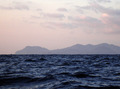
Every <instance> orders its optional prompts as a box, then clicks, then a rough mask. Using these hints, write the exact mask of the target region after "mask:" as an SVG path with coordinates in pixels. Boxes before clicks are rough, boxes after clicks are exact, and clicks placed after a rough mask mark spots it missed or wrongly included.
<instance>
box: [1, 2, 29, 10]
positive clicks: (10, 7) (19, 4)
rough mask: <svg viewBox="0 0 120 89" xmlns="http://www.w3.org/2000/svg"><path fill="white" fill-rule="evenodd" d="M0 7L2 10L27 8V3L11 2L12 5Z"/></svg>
mask: <svg viewBox="0 0 120 89" xmlns="http://www.w3.org/2000/svg"><path fill="white" fill-rule="evenodd" d="M0 9H2V10H29V9H30V8H29V7H28V5H26V4H24V3H20V2H13V3H12V5H9V6H8V5H7V6H5V5H0Z"/></svg>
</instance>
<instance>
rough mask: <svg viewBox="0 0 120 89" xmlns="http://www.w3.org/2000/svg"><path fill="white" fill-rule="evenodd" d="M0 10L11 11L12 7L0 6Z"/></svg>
mask: <svg viewBox="0 0 120 89" xmlns="http://www.w3.org/2000/svg"><path fill="white" fill-rule="evenodd" d="M0 9H2V10H13V9H14V8H13V7H7V6H0Z"/></svg>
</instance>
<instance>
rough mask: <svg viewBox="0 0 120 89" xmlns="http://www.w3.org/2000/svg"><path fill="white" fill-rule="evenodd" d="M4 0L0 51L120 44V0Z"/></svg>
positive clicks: (0, 10)
mask: <svg viewBox="0 0 120 89" xmlns="http://www.w3.org/2000/svg"><path fill="white" fill-rule="evenodd" d="M0 2H1V3H0V13H1V14H0V41H1V44H0V49H1V50H2V51H0V53H3V52H4V53H5V52H7V53H13V52H15V51H16V50H19V49H21V48H23V47H25V46H28V45H38V46H43V47H46V48H50V49H55V48H63V47H65V46H66V47H67V46H70V45H73V44H76V43H80V44H88V43H91V44H98V43H102V42H105V43H113V44H120V39H118V38H120V20H119V18H120V5H119V3H120V0H0ZM13 43H14V44H13ZM8 48H9V49H8Z"/></svg>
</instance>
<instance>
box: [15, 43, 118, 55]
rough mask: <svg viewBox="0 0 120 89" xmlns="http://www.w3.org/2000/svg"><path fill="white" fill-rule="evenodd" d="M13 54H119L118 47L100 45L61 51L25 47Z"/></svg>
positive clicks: (67, 48) (81, 46)
mask: <svg viewBox="0 0 120 89" xmlns="http://www.w3.org/2000/svg"><path fill="white" fill-rule="evenodd" d="M15 54H120V47H119V46H116V45H113V44H107V43H102V44H98V45H92V44H88V45H82V44H76V45H73V46H70V47H66V48H63V49H55V50H49V49H47V48H43V47H40V46H26V47H25V48H23V49H22V50H19V51H16V53H15Z"/></svg>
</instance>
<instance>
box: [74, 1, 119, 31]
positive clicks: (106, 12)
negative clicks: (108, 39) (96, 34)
mask: <svg viewBox="0 0 120 89" xmlns="http://www.w3.org/2000/svg"><path fill="white" fill-rule="evenodd" d="M97 1H99V0H97ZM107 1H109V0H106V2H107ZM101 2H102V1H101ZM76 8H77V10H78V9H79V10H81V11H83V12H84V14H87V13H85V11H91V13H93V14H97V15H100V18H98V19H99V21H97V20H95V19H93V18H88V17H87V18H86V19H84V20H83V21H82V23H86V26H91V27H92V26H93V27H95V25H96V29H98V28H97V26H98V27H101V26H102V28H101V30H102V31H103V30H104V31H105V32H106V33H107V32H108V33H120V20H119V19H118V18H119V15H120V9H114V8H112V7H104V6H102V5H100V4H98V3H97V2H93V3H90V4H89V5H88V6H83V7H80V6H76ZM76 21H79V23H81V19H78V18H77V19H76ZM82 23H81V24H82ZM88 24H89V25H88ZM104 31H103V32H104Z"/></svg>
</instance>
